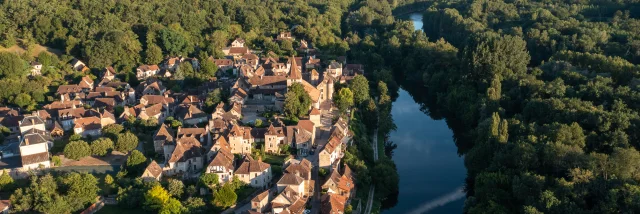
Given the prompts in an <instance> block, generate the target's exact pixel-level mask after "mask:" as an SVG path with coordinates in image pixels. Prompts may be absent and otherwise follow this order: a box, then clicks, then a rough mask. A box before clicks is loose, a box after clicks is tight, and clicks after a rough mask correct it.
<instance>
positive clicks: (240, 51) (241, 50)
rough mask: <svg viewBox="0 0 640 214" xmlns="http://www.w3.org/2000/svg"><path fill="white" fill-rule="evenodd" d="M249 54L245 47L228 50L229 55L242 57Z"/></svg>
mask: <svg viewBox="0 0 640 214" xmlns="http://www.w3.org/2000/svg"><path fill="white" fill-rule="evenodd" d="M247 53H249V48H247V47H231V48H229V54H230V55H243V54H247Z"/></svg>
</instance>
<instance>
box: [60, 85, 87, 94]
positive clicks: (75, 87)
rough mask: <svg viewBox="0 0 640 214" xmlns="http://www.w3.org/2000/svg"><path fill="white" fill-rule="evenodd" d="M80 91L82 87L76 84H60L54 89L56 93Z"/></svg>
mask: <svg viewBox="0 0 640 214" xmlns="http://www.w3.org/2000/svg"><path fill="white" fill-rule="evenodd" d="M81 91H82V88H81V87H80V86H78V85H61V86H58V90H57V91H56V93H58V94H67V93H78V92H81Z"/></svg>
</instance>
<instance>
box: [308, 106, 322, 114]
mask: <svg viewBox="0 0 640 214" xmlns="http://www.w3.org/2000/svg"><path fill="white" fill-rule="evenodd" d="M320 114H321V113H320V110H318V109H317V108H313V107H312V108H311V112H309V115H320Z"/></svg>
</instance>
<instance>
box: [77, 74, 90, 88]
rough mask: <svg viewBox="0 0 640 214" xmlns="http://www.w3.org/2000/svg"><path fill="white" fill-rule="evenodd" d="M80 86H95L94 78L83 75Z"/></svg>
mask: <svg viewBox="0 0 640 214" xmlns="http://www.w3.org/2000/svg"><path fill="white" fill-rule="evenodd" d="M78 86H80V88H93V80H92V79H91V78H89V77H87V76H84V77H82V80H80V83H78Z"/></svg>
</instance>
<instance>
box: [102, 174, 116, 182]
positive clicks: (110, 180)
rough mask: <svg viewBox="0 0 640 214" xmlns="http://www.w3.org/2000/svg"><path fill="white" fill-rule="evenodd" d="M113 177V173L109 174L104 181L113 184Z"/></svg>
mask: <svg viewBox="0 0 640 214" xmlns="http://www.w3.org/2000/svg"><path fill="white" fill-rule="evenodd" d="M113 181H114V180H113V177H111V175H109V174H107V175H106V176H104V183H105V184H107V185H111V184H113Z"/></svg>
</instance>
